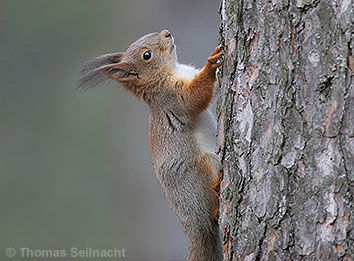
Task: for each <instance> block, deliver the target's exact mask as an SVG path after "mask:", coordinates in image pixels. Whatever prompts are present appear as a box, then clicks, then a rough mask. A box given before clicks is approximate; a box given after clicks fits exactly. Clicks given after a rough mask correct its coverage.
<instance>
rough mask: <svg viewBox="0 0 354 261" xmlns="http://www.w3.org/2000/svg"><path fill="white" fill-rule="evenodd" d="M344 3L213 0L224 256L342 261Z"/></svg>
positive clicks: (350, 140)
mask: <svg viewBox="0 0 354 261" xmlns="http://www.w3.org/2000/svg"><path fill="white" fill-rule="evenodd" d="M353 9H354V8H353V2H352V1H350V0H338V1H334V0H332V1H329V0H313V1H311V0H292V1H291V0H288V1H286V0H284V1H282V0H267V1H259V0H257V1H252V0H248V1H246V0H239V1H237V0H222V1H221V6H220V13H221V18H222V25H221V30H220V34H221V42H222V44H223V45H224V46H225V49H224V50H225V56H224V58H225V62H224V65H223V67H222V69H221V71H220V74H219V81H220V84H221V88H220V90H219V91H220V98H219V104H218V117H219V119H218V120H219V124H218V126H219V129H218V145H219V149H220V155H221V158H222V166H223V180H222V183H221V194H220V200H221V201H220V202H221V204H220V228H221V230H222V232H223V252H224V258H225V260H352V259H353V252H352V251H353V249H354V246H353V237H354V233H353V229H352V228H353V214H354V213H353V180H354V88H353V84H354V79H353V78H354V77H353V75H354V74H353V71H354V40H353V36H354V32H353V26H354V25H353V24H354V23H353V20H354V11H353Z"/></svg>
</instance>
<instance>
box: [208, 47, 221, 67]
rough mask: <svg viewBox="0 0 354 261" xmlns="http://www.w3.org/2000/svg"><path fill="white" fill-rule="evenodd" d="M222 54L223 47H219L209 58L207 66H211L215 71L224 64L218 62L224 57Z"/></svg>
mask: <svg viewBox="0 0 354 261" xmlns="http://www.w3.org/2000/svg"><path fill="white" fill-rule="evenodd" d="M220 52H221V46H220V45H219V46H217V47H216V48H215V50H214V51H213V52H212V53H211V54H210V55H209V57H208V58H207V61H208V62H207V65H208V66H211V67H212V68H213V69H215V70H216V68H218V67H219V66H220V65H221V64H222V62H218V60H219V59H220V58H221V57H222V55H221V53H220Z"/></svg>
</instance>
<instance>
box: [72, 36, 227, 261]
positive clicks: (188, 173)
mask: <svg viewBox="0 0 354 261" xmlns="http://www.w3.org/2000/svg"><path fill="white" fill-rule="evenodd" d="M146 51H151V53H152V57H151V59H149V60H144V59H143V54H144V53H145V52H146ZM220 57H221V55H220V48H219V47H217V48H216V49H215V50H214V52H213V53H212V54H211V55H210V56H209V57H208V59H207V62H206V65H205V66H204V67H203V68H202V69H201V70H200V71H199V72H198V73H197V74H196V75H195V77H194V78H192V79H188V78H186V77H184V76H183V75H180V74H179V73H178V72H177V71H176V64H177V62H176V53H175V46H174V43H173V38H172V36H171V35H170V33H169V32H168V31H167V30H163V31H161V32H160V33H152V34H148V35H146V36H143V37H142V38H140V39H138V40H137V41H136V42H134V43H133V44H131V45H130V46H129V48H128V49H127V50H126V51H125V52H123V53H115V54H108V55H103V56H100V57H97V58H95V59H94V60H93V61H91V62H88V63H86V64H84V66H83V68H82V70H81V78H80V80H79V86H80V87H88V88H90V87H93V86H95V85H97V84H98V83H100V82H102V81H105V80H106V79H110V80H113V81H115V82H117V83H119V84H120V85H121V86H122V87H123V88H124V89H126V90H128V91H130V92H131V93H132V94H133V95H135V96H136V97H138V98H142V99H143V100H144V101H145V102H147V103H148V105H149V107H150V110H151V115H150V123H149V125H150V128H149V146H150V153H151V158H152V162H153V166H154V169H155V172H156V176H157V178H158V180H159V181H160V184H161V186H162V188H163V190H164V193H165V196H166V198H167V200H168V202H169V204H170V205H171V207H172V208H173V209H174V210H175V212H176V214H177V216H178V217H179V219H180V222H181V224H182V226H183V229H184V232H185V233H186V234H187V236H188V238H189V247H188V255H187V260H193V261H203V260H206V261H208V260H210V261H217V260H222V253H221V241H220V238H219V227H218V224H217V216H218V209H219V203H218V197H217V192H218V191H215V190H214V188H216V187H217V185H215V182H214V180H213V170H212V167H211V166H210V165H209V164H210V162H209V160H208V157H207V156H206V155H203V152H202V151H201V149H199V148H198V145H197V142H196V140H195V137H194V133H195V129H196V122H197V120H198V118H199V116H200V114H201V113H202V112H203V111H204V110H206V109H207V107H208V106H209V103H210V101H211V99H212V95H213V85H214V82H215V80H216V77H215V71H216V69H217V67H218V66H220V62H217V60H218V59H219V58H220ZM218 181H219V180H217V181H216V182H218ZM213 183H214V186H213Z"/></svg>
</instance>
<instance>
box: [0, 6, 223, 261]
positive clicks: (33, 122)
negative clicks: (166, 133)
mask: <svg viewBox="0 0 354 261" xmlns="http://www.w3.org/2000/svg"><path fill="white" fill-rule="evenodd" d="M218 5H219V3H218V1H217V0H199V1H193V0H192V1H191V0H189V1H188V0H186V1H173V0H170V1H157V0H156V1H152V0H141V1H132V0H131V1H112V0H110V1H108V0H101V1H98V0H97V1H92V0H90V1H83V0H81V1H79V0H75V1H69V0H61V1H59V0H57V1H54V0H27V1H25V0H22V1H18V0H0V83H1V84H0V134H1V135H0V250H1V252H0V260H6V259H7V257H6V255H5V250H6V248H8V247H13V248H15V249H16V250H17V249H18V248H19V247H28V248H30V249H66V250H68V249H70V248H71V247H78V248H83V249H84V248H86V247H89V248H93V249H112V248H114V247H116V248H119V249H121V248H124V249H125V250H126V257H127V259H128V260H182V259H183V258H184V255H185V252H186V247H187V242H186V239H185V237H184V236H183V232H182V229H181V228H180V225H179V223H178V220H177V218H176V217H175V215H174V213H173V212H172V210H170V208H169V207H168V205H167V201H166V200H165V199H164V197H163V194H162V190H161V189H160V186H159V184H158V182H157V179H156V178H155V175H154V173H153V170H152V166H151V161H150V157H149V152H148V135H147V131H148V126H147V121H148V107H147V106H146V105H145V104H143V103H142V102H139V101H137V100H135V99H134V98H132V97H131V96H130V94H128V93H126V92H124V91H123V90H122V89H120V88H119V87H117V86H114V85H112V84H110V85H100V86H98V87H97V88H95V89H91V90H88V91H86V92H83V91H80V90H76V89H75V87H76V80H77V77H78V68H79V67H80V65H81V64H82V63H83V62H85V61H86V60H89V59H91V58H93V57H95V56H97V55H100V54H105V53H109V52H116V51H124V50H125V49H126V48H127V47H128V46H129V44H130V43H131V42H133V41H135V40H136V39H137V38H139V37H140V36H142V35H144V34H146V33H150V32H154V31H160V30H161V29H164V28H168V29H169V30H170V31H171V33H172V34H173V35H174V37H175V41H176V44H177V46H178V49H177V50H178V52H177V54H178V59H179V61H180V62H182V63H187V64H190V63H191V64H193V65H195V66H197V67H202V66H203V65H204V63H205V60H206V57H207V56H208V55H209V53H210V52H211V51H212V50H213V49H214V47H215V46H216V45H217V41H218V27H219V15H218V13H217V11H218ZM19 259H21V258H20V256H19V255H17V256H15V257H14V258H12V259H11V260H19Z"/></svg>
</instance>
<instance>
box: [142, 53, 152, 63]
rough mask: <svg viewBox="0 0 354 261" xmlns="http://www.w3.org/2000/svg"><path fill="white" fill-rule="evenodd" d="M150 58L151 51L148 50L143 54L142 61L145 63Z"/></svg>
mask: <svg viewBox="0 0 354 261" xmlns="http://www.w3.org/2000/svg"><path fill="white" fill-rule="evenodd" d="M150 58H151V51H150V50H149V51H146V52H145V53H144V54H143V59H144V60H146V61H147V60H150Z"/></svg>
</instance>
